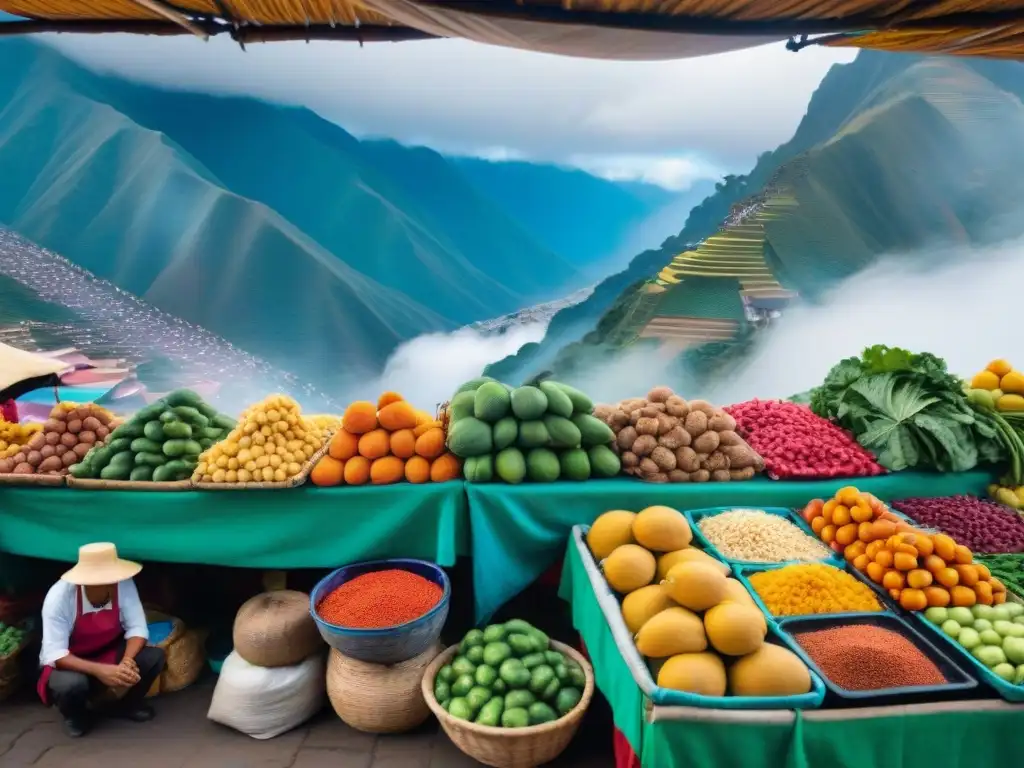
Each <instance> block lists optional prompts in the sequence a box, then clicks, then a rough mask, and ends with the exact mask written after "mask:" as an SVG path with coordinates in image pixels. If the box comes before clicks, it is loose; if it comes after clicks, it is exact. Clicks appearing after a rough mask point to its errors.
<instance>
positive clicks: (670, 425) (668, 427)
mask: <svg viewBox="0 0 1024 768" xmlns="http://www.w3.org/2000/svg"><path fill="white" fill-rule="evenodd" d="M654 418H656V419H657V420H658V434H659V435H664V434H666V433H668V432H671V431H672V430H673V429H675V428H676V427H679V426H682V422H681V421H679V419H678V418H676V417H675V416H669V415H668V414H667V413H659V414H658V415H657V416H655V417H654Z"/></svg>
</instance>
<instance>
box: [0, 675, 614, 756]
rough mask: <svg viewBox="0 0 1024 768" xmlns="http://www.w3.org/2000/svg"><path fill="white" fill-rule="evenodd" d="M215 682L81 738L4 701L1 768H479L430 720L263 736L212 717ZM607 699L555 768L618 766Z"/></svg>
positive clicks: (333, 720) (30, 704)
mask: <svg viewBox="0 0 1024 768" xmlns="http://www.w3.org/2000/svg"><path fill="white" fill-rule="evenodd" d="M214 680H215V678H211V677H206V678H204V680H202V681H201V682H199V683H198V684H196V685H194V686H192V687H191V688H189V689H186V690H184V691H182V692H180V693H176V694H170V695H168V696H165V697H162V698H160V699H158V700H156V701H155V706H156V708H157V718H156V719H155V720H154V721H152V722H150V723H142V724H137V723H129V722H125V721H119V720H106V721H103V722H101V723H100V724H99V725H98V726H97V727H96V729H95V730H93V731H92V732H91V733H90V734H89V735H87V736H85V737H84V738H81V739H69V738H68V737H66V736H65V735H64V734H63V731H62V730H61V728H60V723H59V722H58V720H57V717H56V713H55V712H54V710H52V709H46V708H45V707H43V706H42V705H41V704H39V702H38V700H36V699H33V698H30V697H29V696H28V695H27V694H26V695H24V696H19V698H18V699H17V700H15V701H8V702H4V703H2V704H0V768H21V767H22V766H33V767H34V768H122V767H123V768H473V766H479V765H480V763H477V762H476V761H474V760H472V759H470V758H468V757H466V756H465V755H463V754H462V753H461V752H459V750H458V749H456V748H455V746H454V745H453V744H452V743H451V742H450V741H449V740H448V738H447V736H445V734H444V732H443V731H441V730H440V729H439V727H438V725H437V722H436V721H435V720H434V719H433V718H431V719H430V720H429V721H428V722H427V723H426V724H425V725H424V726H423V727H422V728H420V729H417V731H415V732H413V733H410V734H403V735H400V736H382V737H375V736H371V735H368V734H363V733H360V732H358V731H355V730H353V729H351V728H349V727H348V726H346V725H345V724H344V723H342V722H341V721H340V720H339V719H338V718H337V717H336V716H335V715H334V712H333V711H332V710H331V709H330V708H329V707H328V708H327V709H326V710H325V711H324V712H322V713H321V714H320V715H319V716H318V717H316V718H315V719H314V720H312V721H311V722H310V723H308V724H307V725H306V726H304V727H302V728H298V729H296V730H294V731H291V732H290V733H286V734H284V735H282V736H279V737H277V738H276V739H270V740H267V741H257V740H255V739H252V738H249V737H248V736H244V735H242V734H240V733H237V732H235V731H232V730H230V729H228V728H224V727H222V726H219V725H217V724H215V723H211V722H210V721H209V720H207V719H206V710H207V708H208V706H209V702H210V696H211V695H212V693H213V684H214ZM606 707H607V705H606V704H605V703H604V702H603V700H600V697H595V701H594V704H593V705H592V707H591V711H589V712H588V714H587V718H586V719H585V720H584V723H583V726H582V727H581V729H580V732H579V733H578V734H577V738H576V739H575V740H574V742H573V744H572V746H570V748H569V750H568V751H567V752H566V753H565V754H564V755H563V756H562V757H561V758H559V759H558V760H557V761H556V762H555V763H552V764H551V765H553V766H559V768H612V766H614V762H615V761H614V759H613V757H612V741H611V724H610V719H609V718H608V714H607V711H606Z"/></svg>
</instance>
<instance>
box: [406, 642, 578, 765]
mask: <svg viewBox="0 0 1024 768" xmlns="http://www.w3.org/2000/svg"><path fill="white" fill-rule="evenodd" d="M551 648H552V649H553V650H556V651H560V652H561V653H564V654H565V655H566V656H568V657H569V658H571V659H572V660H573V661H575V662H576V663H577V664H579V665H580V668H581V669H582V670H583V673H584V674H585V675H586V677H587V684H586V687H585V688H584V689H583V697H582V698H581V699H580V703H579V704H577V705H576V708H575V709H573V710H572V711H571V712H570V713H569V714H567V715H565V716H564V717H561V718H559V719H558V720H555V721H554V722H553V723H541V724H540V725H531V726H529V727H527V728H495V727H492V726H489V725H477V724H476V723H470V722H467V721H466V720H459V719H457V718H454V717H452V716H451V715H449V714H448V713H447V712H445V711H444V709H443V708H442V707H441V705H440V704H438V703H437V699H435V698H434V677H435V676H436V675H437V671H438V670H439V669H440V668H441V667H443V666H444V665H445V664H447V663H448V662H449V661H450V660H451V658H452V657H453V656H454V655H455V654H456V653H458V650H459V647H458V646H457V645H453V646H452V647H451V648H449V649H448V650H446V651H445V652H444V653H442V654H441V655H440V656H438V657H437V658H436V659H434V660H433V661H432V662H431V664H430V666H429V667H427V671H426V672H425V673H424V675H423V682H422V686H423V698H424V700H425V701H426V702H427V706H428V707H430V710H431V711H432V712H433V713H434V715H435V716H436V717H437V719H438V720H440V721H441V727H442V728H444V732H445V733H447V734H448V737H449V738H450V739H451V740H452V743H454V744H455V746H456V747H458V748H459V749H460V750H462V752H464V753H465V754H467V755H469V756H470V757H472V758H473V759H474V760H476V761H477V762H480V763H483V764H484V765H490V766H493V767H494V768H534V766H537V765H542V764H543V763H549V762H551V761H552V760H554V759H555V758H556V757H558V756H559V755H560V754H562V752H564V751H565V748H566V747H568V746H569V742H571V741H572V737H573V736H575V735H576V730H577V729H578V728H579V726H580V722H581V721H582V720H583V715H584V713H585V712H586V711H587V707H588V706H589V705H590V699H591V698H592V697H593V695H594V671H593V670H592V669H591V667H590V664H589V663H588V662H587V660H586V659H584V658H583V656H581V655H580V654H579V653H578V652H577V651H575V650H574V649H572V648H570V647H569V646H567V645H564V644H562V643H559V642H556V641H554V640H552V641H551Z"/></svg>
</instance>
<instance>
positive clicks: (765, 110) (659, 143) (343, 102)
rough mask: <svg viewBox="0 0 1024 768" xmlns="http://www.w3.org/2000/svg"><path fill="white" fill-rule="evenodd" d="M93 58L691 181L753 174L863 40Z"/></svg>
mask: <svg viewBox="0 0 1024 768" xmlns="http://www.w3.org/2000/svg"><path fill="white" fill-rule="evenodd" d="M49 41H50V42H51V43H52V44H54V45H56V46H57V47H59V48H60V49H61V50H63V51H64V52H65V53H67V54H69V55H71V56H73V57H74V58H76V59H78V60H79V61H81V62H82V63H85V64H87V65H88V66H91V67H93V68H99V69H110V70H116V71H117V72H119V73H120V74H122V75H124V76H128V77H132V78H136V79H140V80H144V81H147V82H152V83H159V84H163V85H167V86H172V87H179V88H188V89H196V88H200V89H204V90H209V91H215V92H226V93H244V94H250V95H254V96H260V97H264V98H268V99H271V100H275V101H281V102H286V103H293V104H302V105H305V106H308V107H310V108H312V109H314V110H315V111H317V112H318V113H320V114H321V115H323V116H324V117H326V118H328V119H330V120H333V121H335V122H337V123H339V124H340V125H342V126H343V127H345V128H346V129H348V130H349V131H351V132H353V133H356V134H359V135H373V136H389V137H392V138H395V139H398V140H399V141H403V142H406V143H417V144H425V145H427V146H431V147H434V148H436V149H438V150H441V151H445V152H451V153H460V154H473V155H481V156H491V157H526V158H531V159H538V160H548V161H556V162H561V163H567V164H572V165H577V166H580V167H582V168H585V169H587V170H591V171H593V172H596V173H599V174H601V175H605V176H608V177H618V178H640V179H646V180H648V181H651V182H654V183H659V184H662V185H664V186H669V187H673V188H685V187H686V186H688V185H689V183H690V182H691V181H693V180H694V179H697V178H708V177H710V178H717V177H719V176H720V175H722V174H723V173H727V172H745V171H747V170H749V168H750V166H751V165H752V164H753V161H754V159H755V157H756V156H757V155H758V154H759V153H761V152H763V151H765V150H768V149H774V148H775V147H776V146H777V145H778V144H780V143H782V142H783V141H785V140H786V139H788V138H789V136H790V135H791V134H792V132H793V130H794V129H795V128H796V125H797V123H798V122H799V120H800V118H801V117H802V116H803V114H804V110H805V108H806V106H807V102H808V99H809V98H810V96H811V94H812V92H813V91H814V89H815V87H816V86H817V85H818V83H819V82H820V80H821V78H822V77H823V75H824V74H825V72H826V71H827V70H828V68H829V67H830V66H832V65H833V64H835V63H838V62H846V61H850V60H852V58H853V56H854V54H853V52H850V51H838V52H837V51H832V50H825V49H815V48H810V49H806V50H804V51H801V52H800V53H791V52H789V51H787V50H786V49H785V46H784V44H783V43H778V44H775V45H769V46H763V47H761V48H754V49H750V50H746V51H738V52H734V53H728V54H720V55H717V56H709V57H705V58H699V59H687V60H681V61H672V62H637V63H633V62H617V61H593V60H585V59H573V58H565V57H556V56H550V55H545V54H538V53H527V52H522V51H516V50H511V49H504V48H496V47H490V46H484V45H480V44H476V43H470V42H465V41H456V40H439V41H423V42H407V43H400V44H391V43H383V44H381V43H378V44H370V45H367V46H365V47H363V48H359V47H358V46H357V45H355V44H351V43H328V42H319V43H308V44H307V43H273V44H269V45H259V44H254V45H250V46H249V47H248V50H247V51H246V52H244V53H243V52H242V51H241V50H240V49H239V48H238V46H237V45H235V44H234V43H232V42H231V41H229V40H226V39H213V40H211V41H210V42H208V43H203V42H201V41H199V40H196V39H194V38H175V39H160V38H146V37H129V36H120V35H117V36H111V35H104V36H95V37H94V36H84V35H83V36H81V37H75V36H70V35H62V36H60V37H52V38H50V39H49Z"/></svg>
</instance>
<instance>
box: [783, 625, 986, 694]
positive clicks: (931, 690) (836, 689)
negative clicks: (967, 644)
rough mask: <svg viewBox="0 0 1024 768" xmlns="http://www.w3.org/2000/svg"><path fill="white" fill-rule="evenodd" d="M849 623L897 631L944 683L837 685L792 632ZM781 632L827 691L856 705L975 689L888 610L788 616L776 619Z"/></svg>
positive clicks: (947, 659)
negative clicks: (861, 688)
mask: <svg viewBox="0 0 1024 768" xmlns="http://www.w3.org/2000/svg"><path fill="white" fill-rule="evenodd" d="M851 624H870V625H872V626H876V627H881V628H883V629H888V630H892V631H895V632H899V633H900V634H901V635H903V636H904V637H906V638H907V639H908V640H910V641H911V642H912V643H914V645H916V646H917V647H918V649H919V650H920V651H922V652H923V653H924V654H925V655H926V656H927V657H928V658H929V659H931V660H932V662H933V663H934V664H935V665H936V666H937V667H938V668H939V671H940V672H942V674H943V676H944V677H945V678H946V680H947V682H946V683H944V684H941V685H918V686H901V687H898V688H878V689H875V690H868V691H851V690H847V689H846V688H842V687H840V686H838V685H836V684H835V683H834V682H832V680H831V679H830V678H829V677H828V676H827V675H826V674H825V673H824V672H822V671H821V668H820V667H819V666H818V665H817V664H815V663H814V661H813V660H812V659H811V657H810V656H809V655H808V654H807V652H806V651H804V649H803V648H802V647H801V646H800V644H799V643H798V642H797V640H796V637H794V634H796V633H799V632H802V631H813V630H820V629H830V628H832V627H840V626H849V625H851ZM778 627H779V631H780V634H781V635H782V638H783V640H784V641H785V642H786V644H787V645H788V646H789V647H790V648H791V649H792V650H793V652H794V653H796V654H797V655H798V656H799V657H800V658H801V659H803V660H804V662H805V663H806V664H807V666H808V667H810V668H811V669H813V670H814V671H815V672H817V673H818V674H819V675H820V676H821V678H822V679H823V680H824V681H825V685H826V686H827V687H828V689H829V691H830V692H831V693H832V694H834V695H835V696H836V697H838V698H839V699H843V700H846V701H847V702H849V703H855V704H871V705H873V706H878V705H882V704H898V703H901V702H908V701H913V700H915V699H922V700H928V701H933V700H935V699H936V698H938V697H945V698H955V697H956V696H958V695H960V694H962V693H964V692H965V691H969V690H971V689H973V688H977V686H978V681H977V680H975V679H974V678H973V677H971V676H970V675H969V674H968V673H967V672H965V671H964V669H963V668H962V667H961V666H960V665H959V664H957V663H956V661H954V660H953V659H952V658H950V657H949V656H947V655H946V654H945V653H943V652H942V650H940V649H939V648H937V647H936V646H935V645H934V644H933V643H932V642H930V641H929V640H928V638H927V637H925V636H924V635H923V634H921V633H920V632H918V631H917V630H916V629H914V627H912V626H911V625H910V623H909V622H907V621H905V620H904V619H902V618H901V617H899V616H896V615H894V614H891V613H874V614H866V613H861V614H821V615H818V616H804V617H800V618H795V617H794V618H787V619H783V620H781V621H780V622H778Z"/></svg>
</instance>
